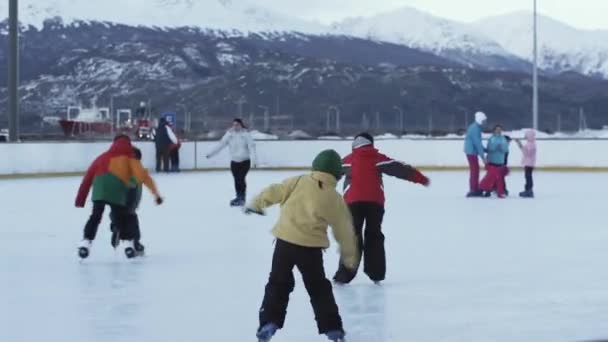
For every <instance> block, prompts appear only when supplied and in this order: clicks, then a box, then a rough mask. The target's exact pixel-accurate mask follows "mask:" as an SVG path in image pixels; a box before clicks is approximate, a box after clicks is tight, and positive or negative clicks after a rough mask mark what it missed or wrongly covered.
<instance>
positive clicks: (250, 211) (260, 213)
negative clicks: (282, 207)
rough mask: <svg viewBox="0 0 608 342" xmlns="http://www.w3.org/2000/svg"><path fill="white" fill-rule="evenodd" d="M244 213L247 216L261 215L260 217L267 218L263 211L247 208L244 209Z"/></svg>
mask: <svg viewBox="0 0 608 342" xmlns="http://www.w3.org/2000/svg"><path fill="white" fill-rule="evenodd" d="M243 212H244V213H245V215H251V214H256V215H260V216H266V213H265V212H263V211H258V210H255V209H252V208H247V207H245V209H243Z"/></svg>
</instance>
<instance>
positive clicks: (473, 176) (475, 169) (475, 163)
mask: <svg viewBox="0 0 608 342" xmlns="http://www.w3.org/2000/svg"><path fill="white" fill-rule="evenodd" d="M467 161H468V162H469V191H471V192H476V191H479V158H478V157H477V155H476V154H467Z"/></svg>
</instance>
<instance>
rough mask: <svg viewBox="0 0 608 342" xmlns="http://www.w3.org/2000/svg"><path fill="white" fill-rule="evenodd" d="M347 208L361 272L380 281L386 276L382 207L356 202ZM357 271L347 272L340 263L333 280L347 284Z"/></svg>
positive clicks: (370, 203) (375, 204)
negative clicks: (351, 218) (355, 237)
mask: <svg viewBox="0 0 608 342" xmlns="http://www.w3.org/2000/svg"><path fill="white" fill-rule="evenodd" d="M349 208H350V212H351V214H352V216H353V225H354V227H355V235H356V236H357V243H358V251H359V253H363V271H364V272H365V274H367V276H368V277H369V278H370V279H371V280H372V281H382V280H384V278H385V276H386V254H385V251H384V234H382V220H383V219H384V206H382V205H381V204H378V203H372V202H356V203H352V204H350V205H349ZM363 224H365V232H363ZM360 255H361V254H360ZM357 269H358V268H357ZM357 269H355V270H349V269H348V268H346V267H344V265H343V264H342V262H340V265H339V267H338V271H337V272H336V275H335V276H334V280H336V281H338V282H340V283H349V282H351V281H352V280H353V279H354V278H355V276H356V275H357Z"/></svg>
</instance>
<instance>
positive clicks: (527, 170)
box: [524, 166, 534, 191]
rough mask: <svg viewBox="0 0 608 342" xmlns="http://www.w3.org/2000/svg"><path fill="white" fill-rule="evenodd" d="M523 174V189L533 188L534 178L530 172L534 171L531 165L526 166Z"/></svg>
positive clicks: (530, 189)
mask: <svg viewBox="0 0 608 342" xmlns="http://www.w3.org/2000/svg"><path fill="white" fill-rule="evenodd" d="M524 172H525V175H526V187H525V190H526V191H532V189H533V188H534V179H533V177H532V174H533V173H534V168H533V167H531V166H526V167H525V169H524Z"/></svg>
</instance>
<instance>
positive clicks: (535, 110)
mask: <svg viewBox="0 0 608 342" xmlns="http://www.w3.org/2000/svg"><path fill="white" fill-rule="evenodd" d="M533 31H534V37H533V41H534V42H533V45H534V48H533V54H534V56H533V59H534V67H533V70H532V79H533V80H532V88H533V90H532V125H533V128H534V129H535V130H538V15H537V7H536V0H534V27H533Z"/></svg>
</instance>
